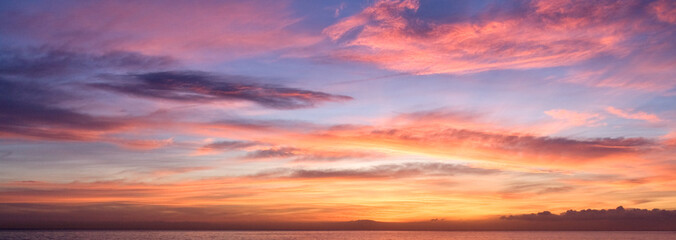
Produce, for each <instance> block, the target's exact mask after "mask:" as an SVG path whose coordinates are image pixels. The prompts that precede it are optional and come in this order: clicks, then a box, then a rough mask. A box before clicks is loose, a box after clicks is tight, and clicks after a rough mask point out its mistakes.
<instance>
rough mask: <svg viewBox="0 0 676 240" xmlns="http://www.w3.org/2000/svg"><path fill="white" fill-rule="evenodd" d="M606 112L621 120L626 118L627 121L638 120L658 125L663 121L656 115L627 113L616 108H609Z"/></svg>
mask: <svg viewBox="0 0 676 240" xmlns="http://www.w3.org/2000/svg"><path fill="white" fill-rule="evenodd" d="M606 111H608V112H609V113H611V114H613V115H615V116H618V117H621V118H626V119H636V120H643V121H647V122H651V123H656V122H660V121H662V119H660V118H659V117H658V116H657V115H655V114H649V113H645V112H635V113H631V110H629V111H625V110H622V109H618V108H614V107H607V108H606Z"/></svg>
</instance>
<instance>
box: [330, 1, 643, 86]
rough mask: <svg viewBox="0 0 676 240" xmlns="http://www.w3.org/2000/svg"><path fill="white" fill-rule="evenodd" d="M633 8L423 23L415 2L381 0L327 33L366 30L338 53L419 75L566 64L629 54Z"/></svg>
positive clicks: (539, 6)
mask: <svg viewBox="0 0 676 240" xmlns="http://www.w3.org/2000/svg"><path fill="white" fill-rule="evenodd" d="M633 5H634V3H633V2H630V3H625V2H608V3H598V2H573V1H534V2H533V4H532V6H531V7H532V9H533V10H532V11H530V12H529V13H527V14H526V16H525V17H523V16H510V17H507V18H505V19H492V18H491V17H490V16H483V17H482V19H481V20H480V21H477V22H457V23H426V22H424V21H422V20H419V19H409V18H408V17H406V16H405V14H404V12H407V11H416V10H417V9H418V7H419V3H418V2H417V1H378V2H376V3H375V4H374V5H373V6H370V7H367V8H366V9H365V10H364V11H362V12H361V13H359V14H357V15H355V16H352V17H348V18H346V19H344V20H342V21H341V22H339V23H337V24H335V25H332V26H330V27H328V28H326V29H325V30H324V34H325V35H327V36H328V37H329V38H331V39H333V40H338V39H340V38H342V37H344V36H346V34H347V33H348V32H351V31H357V29H358V28H363V29H362V30H361V32H359V33H358V35H357V36H356V38H355V39H352V40H349V41H348V42H347V43H345V48H343V49H342V50H339V51H337V52H336V53H335V56H337V57H339V58H343V59H350V60H357V61H364V62H372V63H376V64H378V65H381V66H382V67H384V68H387V69H392V70H396V71H404V72H412V73H417V74H435V73H471V72H478V71H485V70H492V69H525V68H541V67H552V66H565V65H571V64H575V63H578V62H580V61H583V60H587V59H589V58H591V57H594V56H597V55H599V54H602V53H610V54H616V55H622V54H625V53H626V52H627V49H625V48H624V47H623V46H622V45H621V44H620V43H621V42H622V41H623V40H624V39H626V38H627V37H628V36H629V34H631V33H632V32H634V31H635V29H633V28H632V26H633V25H630V24H626V23H625V21H627V20H626V19H622V18H618V17H617V16H618V15H620V16H622V15H625V14H627V12H628V11H630V10H631V9H632V8H633ZM412 23H416V24H423V25H425V28H421V27H418V26H417V25H414V24H412ZM418 28H421V29H419V30H420V31H423V33H416V32H417V31H416V30H418Z"/></svg>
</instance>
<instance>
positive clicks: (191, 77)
mask: <svg viewBox="0 0 676 240" xmlns="http://www.w3.org/2000/svg"><path fill="white" fill-rule="evenodd" d="M115 77H116V78H119V81H117V82H115V83H113V82H108V83H96V84H92V85H91V86H94V87H97V88H100V89H105V90H110V91H115V92H119V93H125V94H129V95H133V96H139V97H147V98H159V99H169V100H174V101H184V102H212V101H232V100H244V101H250V102H254V103H257V104H259V105H262V106H265V107H269V108H276V109H296V108H307V107H313V106H315V105H316V104H318V103H321V102H327V101H346V100H351V99H352V98H351V97H348V96H342V95H332V94H328V93H323V92H315V91H309V90H302V89H297V88H288V87H279V86H272V85H260V84H255V83H251V81H252V80H253V79H251V78H248V77H243V76H233V75H220V76H217V75H213V74H208V73H204V72H152V73H143V74H135V75H123V76H115Z"/></svg>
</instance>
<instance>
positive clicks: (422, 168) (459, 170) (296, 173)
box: [255, 163, 500, 179]
mask: <svg viewBox="0 0 676 240" xmlns="http://www.w3.org/2000/svg"><path fill="white" fill-rule="evenodd" d="M499 172H500V171H499V170H496V169H484V168H474V167H469V166H465V165H458V164H446V163H404V164H386V165H377V166H373V167H370V168H365V169H316V170H307V169H277V170H273V171H269V172H263V173H259V174H257V175H255V177H286V178H304V179H312V178H356V179H374V178H375V179H379V178H405V177H418V176H453V175H458V174H475V175H488V174H496V173H499Z"/></svg>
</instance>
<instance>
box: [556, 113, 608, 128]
mask: <svg viewBox="0 0 676 240" xmlns="http://www.w3.org/2000/svg"><path fill="white" fill-rule="evenodd" d="M545 114H547V115H549V116H551V117H552V118H554V119H557V120H562V121H564V122H565V123H566V124H567V125H570V126H588V127H596V126H602V125H605V123H603V122H600V121H601V120H603V119H604V117H603V116H601V115H600V114H597V113H580V112H574V111H570V110H565V109H552V110H549V111H546V112H545Z"/></svg>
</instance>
